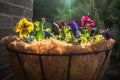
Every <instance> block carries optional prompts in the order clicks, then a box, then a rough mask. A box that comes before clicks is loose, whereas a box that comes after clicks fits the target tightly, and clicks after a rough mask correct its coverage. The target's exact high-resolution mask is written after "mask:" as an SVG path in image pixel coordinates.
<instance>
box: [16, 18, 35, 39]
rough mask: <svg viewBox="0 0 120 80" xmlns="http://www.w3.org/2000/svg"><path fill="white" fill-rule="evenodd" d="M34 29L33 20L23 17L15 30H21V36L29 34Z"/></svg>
mask: <svg viewBox="0 0 120 80" xmlns="http://www.w3.org/2000/svg"><path fill="white" fill-rule="evenodd" d="M33 29H34V25H33V23H32V22H29V21H28V20H27V19H26V18H22V19H21V20H20V21H19V22H18V23H17V25H16V27H15V32H19V36H20V37H21V38H22V37H23V36H28V35H29V33H30V32H32V31H33Z"/></svg>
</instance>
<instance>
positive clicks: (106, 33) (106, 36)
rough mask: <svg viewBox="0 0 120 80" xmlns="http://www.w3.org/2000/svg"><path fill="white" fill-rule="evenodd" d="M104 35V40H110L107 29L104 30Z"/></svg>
mask: <svg viewBox="0 0 120 80" xmlns="http://www.w3.org/2000/svg"><path fill="white" fill-rule="evenodd" d="M104 35H105V38H106V39H110V38H111V34H110V31H109V29H106V30H105V31H104Z"/></svg>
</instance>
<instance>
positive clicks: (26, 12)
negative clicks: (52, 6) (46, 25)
mask: <svg viewBox="0 0 120 80" xmlns="http://www.w3.org/2000/svg"><path fill="white" fill-rule="evenodd" d="M25 17H26V18H32V17H33V12H32V11H31V10H25Z"/></svg>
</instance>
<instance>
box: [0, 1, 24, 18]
mask: <svg viewBox="0 0 120 80" xmlns="http://www.w3.org/2000/svg"><path fill="white" fill-rule="evenodd" d="M0 13H6V14H9V15H14V16H22V15H23V13H24V9H22V8H20V7H16V6H13V5H9V4H7V3H2V2H0Z"/></svg>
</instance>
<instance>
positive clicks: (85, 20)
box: [80, 16, 95, 29]
mask: <svg viewBox="0 0 120 80" xmlns="http://www.w3.org/2000/svg"><path fill="white" fill-rule="evenodd" d="M80 20H81V24H82V27H83V28H87V29H91V28H94V26H95V22H94V21H93V20H91V19H90V17H88V16H83V17H82V18H81V19H80Z"/></svg>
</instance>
